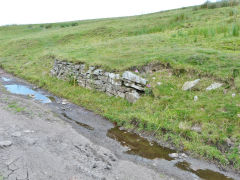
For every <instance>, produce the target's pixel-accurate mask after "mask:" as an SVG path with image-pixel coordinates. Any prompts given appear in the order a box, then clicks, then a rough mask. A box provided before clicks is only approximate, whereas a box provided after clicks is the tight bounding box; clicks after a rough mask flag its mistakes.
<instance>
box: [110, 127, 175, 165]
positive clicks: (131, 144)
mask: <svg viewBox="0 0 240 180" xmlns="http://www.w3.org/2000/svg"><path fill="white" fill-rule="evenodd" d="M107 136H108V137H110V138H112V139H115V140H117V141H118V142H120V143H121V144H122V145H123V146H127V147H128V148H129V150H128V151H127V152H126V153H128V154H133V155H139V156H141V157H144V158H147V159H155V158H161V159H166V160H168V161H171V160H173V158H171V157H170V156H169V154H171V153H174V152H175V151H174V150H172V149H169V148H166V147H163V146H160V145H158V144H157V143H155V142H153V143H150V142H149V141H148V140H146V139H145V138H142V137H140V136H139V135H137V134H135V133H130V132H128V131H125V130H120V129H119V128H118V127H115V128H112V129H110V130H109V131H108V133H107Z"/></svg>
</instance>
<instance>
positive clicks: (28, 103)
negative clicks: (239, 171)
mask: <svg viewBox="0 0 240 180" xmlns="http://www.w3.org/2000/svg"><path fill="white" fill-rule="evenodd" d="M19 94H20V95H19ZM3 141H9V142H11V145H5V146H0V179H1V176H2V177H3V178H4V179H10V180H12V179H14V180H16V179H18V180H20V179H26V180H28V179H33V180H38V179H39V180H41V179H43V180H46V179H54V180H55V179H56V180H66V179H67V180H78V179H79V180H80V179H124V180H125V179H131V180H132V179H138V180H141V179H143V180H145V179H146V180H150V179H184V180H187V179H201V178H202V179H212V180H225V179H240V178H238V176H237V175H236V174H233V173H231V172H222V171H221V170H219V169H218V168H217V167H216V166H215V165H213V164H209V163H207V162H204V161H200V160H196V159H192V158H190V157H188V156H186V155H183V154H182V155H180V154H176V152H175V151H174V150H172V149H169V148H165V147H162V146H159V145H158V144H157V143H154V142H149V141H147V140H146V139H144V138H142V137H140V136H138V135H136V134H133V133H130V132H127V131H125V130H122V129H119V128H118V127H114V126H113V124H112V123H110V122H109V121H107V120H106V119H104V118H102V117H100V116H98V115H96V114H94V113H92V112H90V111H88V110H85V109H84V108H82V107H79V106H77V105H74V104H72V103H69V102H68V101H66V100H64V99H61V98H58V97H56V96H53V95H51V94H50V93H48V92H46V91H43V90H40V89H34V86H32V85H31V84H28V83H27V82H25V81H23V80H21V79H18V78H15V77H13V76H11V75H9V74H7V73H5V72H4V71H2V70H0V142H3ZM174 153H175V154H174ZM173 155H175V156H176V155H177V156H178V157H174V156H173Z"/></svg>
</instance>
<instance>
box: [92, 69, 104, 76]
mask: <svg viewBox="0 0 240 180" xmlns="http://www.w3.org/2000/svg"><path fill="white" fill-rule="evenodd" d="M93 74H94V75H96V76H99V75H103V70H102V69H96V70H94V71H93Z"/></svg>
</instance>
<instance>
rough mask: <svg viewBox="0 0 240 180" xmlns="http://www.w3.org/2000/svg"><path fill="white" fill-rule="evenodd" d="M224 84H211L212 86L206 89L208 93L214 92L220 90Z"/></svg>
mask: <svg viewBox="0 0 240 180" xmlns="http://www.w3.org/2000/svg"><path fill="white" fill-rule="evenodd" d="M222 85H223V84H222V83H213V84H211V85H210V86H208V87H207V88H206V91H211V90H214V89H218V88H220V87H221V86H222Z"/></svg>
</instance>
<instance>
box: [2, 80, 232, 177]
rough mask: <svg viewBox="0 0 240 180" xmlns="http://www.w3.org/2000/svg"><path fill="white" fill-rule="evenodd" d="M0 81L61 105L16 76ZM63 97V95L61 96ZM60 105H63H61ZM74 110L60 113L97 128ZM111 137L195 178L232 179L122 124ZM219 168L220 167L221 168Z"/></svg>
mask: <svg viewBox="0 0 240 180" xmlns="http://www.w3.org/2000/svg"><path fill="white" fill-rule="evenodd" d="M0 83H1V84H3V86H4V87H5V88H6V90H7V91H8V92H10V93H12V94H16V95H24V96H26V97H28V98H32V99H34V100H36V101H39V102H41V103H45V104H53V105H54V106H58V105H59V104H58V103H57V102H56V99H55V98H54V96H52V95H51V94H49V93H47V92H44V91H41V90H39V89H38V90H33V88H32V87H31V85H28V84H27V83H22V82H18V80H17V79H15V78H12V79H11V78H9V77H1V79H0ZM58 99H60V98H58ZM61 106H63V105H62V104H61ZM70 113H71V109H69V110H67V109H63V110H61V113H59V115H60V116H61V117H63V118H65V119H67V120H69V121H72V122H74V123H75V124H76V125H79V126H81V127H83V128H85V129H86V130H87V131H90V132H91V131H92V132H94V131H96V129H95V128H94V127H92V126H91V125H88V124H87V123H83V122H80V121H79V120H78V119H76V118H73V117H71V116H70V115H69V114H70ZM105 136H107V137H108V138H111V139H113V140H115V141H118V142H119V143H120V144H121V145H122V146H123V147H126V148H127V150H126V151H125V153H126V154H128V155H134V156H139V157H142V158H145V159H148V160H155V159H163V160H166V161H169V162H170V163H171V162H172V163H173V166H174V167H177V168H178V169H179V170H180V171H187V172H189V173H191V174H194V176H193V177H198V179H199V178H200V179H205V180H231V179H233V178H231V177H228V176H226V175H225V173H220V172H217V171H214V170H212V169H207V168H206V169H202V168H201V169H193V168H192V167H191V163H190V162H188V161H187V160H186V159H180V160H177V161H176V158H173V157H171V156H170V154H172V153H176V151H175V150H172V149H170V148H166V147H163V146H160V145H159V144H158V143H156V142H149V141H148V140H147V139H145V138H143V137H140V136H139V135H137V134H135V133H132V132H128V131H126V130H123V129H121V128H119V127H113V128H110V129H108V131H107V133H106V134H105ZM218 171H219V170H218Z"/></svg>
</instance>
